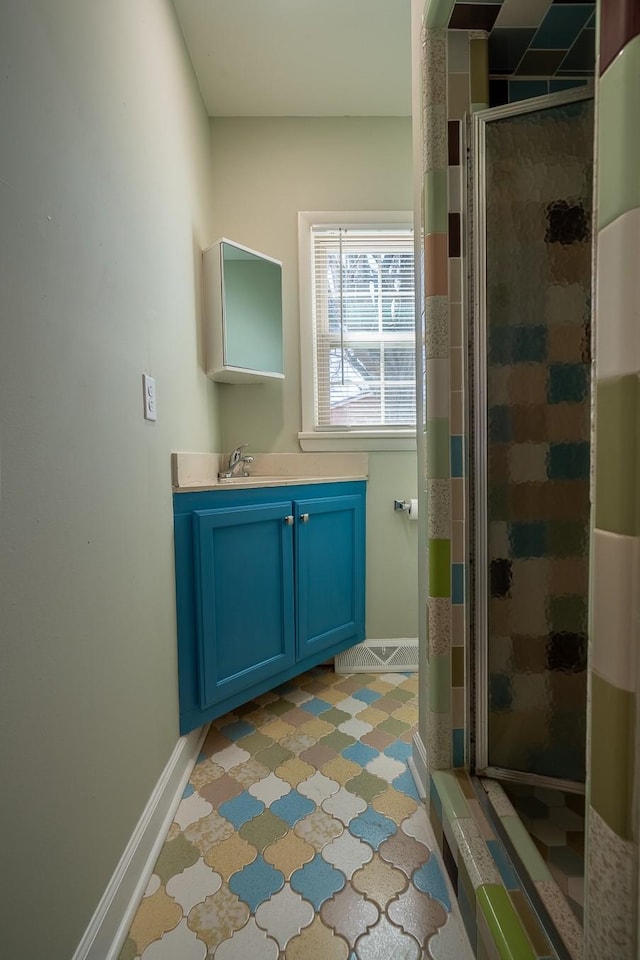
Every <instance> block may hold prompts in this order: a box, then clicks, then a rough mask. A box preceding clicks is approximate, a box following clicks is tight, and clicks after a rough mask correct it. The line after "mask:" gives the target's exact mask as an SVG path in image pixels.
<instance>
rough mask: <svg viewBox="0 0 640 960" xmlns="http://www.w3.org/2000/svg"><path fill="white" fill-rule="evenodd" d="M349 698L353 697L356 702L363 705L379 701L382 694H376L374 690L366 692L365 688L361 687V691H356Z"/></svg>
mask: <svg viewBox="0 0 640 960" xmlns="http://www.w3.org/2000/svg"><path fill="white" fill-rule="evenodd" d="M351 696H352V697H355V699H356V700H362V701H364V703H373V702H374V701H375V700H379V699H380V697H381V696H382V694H381V693H376V691H375V690H367V688H366V687H363V688H362V690H356V692H355V693H352V694H351Z"/></svg>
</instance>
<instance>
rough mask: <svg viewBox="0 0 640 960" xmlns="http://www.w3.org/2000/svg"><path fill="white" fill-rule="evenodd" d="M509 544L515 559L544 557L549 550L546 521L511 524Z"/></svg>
mask: <svg viewBox="0 0 640 960" xmlns="http://www.w3.org/2000/svg"><path fill="white" fill-rule="evenodd" d="M509 544H510V546H511V553H512V556H513V557H514V559H524V558H526V557H544V555H545V554H546V552H547V525H546V523H545V522H544V521H539V520H535V521H531V522H525V521H523V522H520V523H510V524H509Z"/></svg>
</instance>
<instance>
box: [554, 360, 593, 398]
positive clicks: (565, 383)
mask: <svg viewBox="0 0 640 960" xmlns="http://www.w3.org/2000/svg"><path fill="white" fill-rule="evenodd" d="M588 390H589V367H588V365H587V364H586V363H551V364H549V381H548V386H547V400H548V402H549V403H582V402H583V401H584V400H586V399H587V393H588Z"/></svg>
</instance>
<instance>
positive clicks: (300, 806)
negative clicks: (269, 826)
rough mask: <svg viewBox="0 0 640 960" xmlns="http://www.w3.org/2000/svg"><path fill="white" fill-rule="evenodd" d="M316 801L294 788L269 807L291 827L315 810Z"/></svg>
mask: <svg viewBox="0 0 640 960" xmlns="http://www.w3.org/2000/svg"><path fill="white" fill-rule="evenodd" d="M315 806H316V805H315V803H314V802H313V800H309V798H308V797H303V796H302V794H301V793H298V791H297V790H292V791H291V792H290V793H288V794H287V795H286V796H285V797H281V798H280V799H279V800H276V801H275V802H274V803H272V804H271V806H270V807H269V809H270V810H271V812H272V813H274V814H275V815H276V817H280V819H281V820H284V822H285V823H288V824H289V826H290V827H292V826H293V825H294V823H297V822H298V820H302V818H303V817H306V816H307V814H309V813H312V812H313V810H315Z"/></svg>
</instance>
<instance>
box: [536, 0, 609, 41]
mask: <svg viewBox="0 0 640 960" xmlns="http://www.w3.org/2000/svg"><path fill="white" fill-rule="evenodd" d="M593 9H594V5H593V4H592V3H571V4H564V3H559V4H553V5H552V6H551V7H550V8H549V11H548V13H547V14H546V16H545V17H544V20H543V21H542V23H541V24H540V26H539V27H538V30H537V32H536V35H535V37H534V38H533V40H532V41H531V46H532V47H537V48H542V49H544V50H568V49H569V47H571V46H573V43H574V41H575V39H576V37H577V36H578V34H579V33H580V31H581V30H582V28H583V27H584V26H585V25H586V23H587V21H588V20H590V19H591V15H592V13H593Z"/></svg>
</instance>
